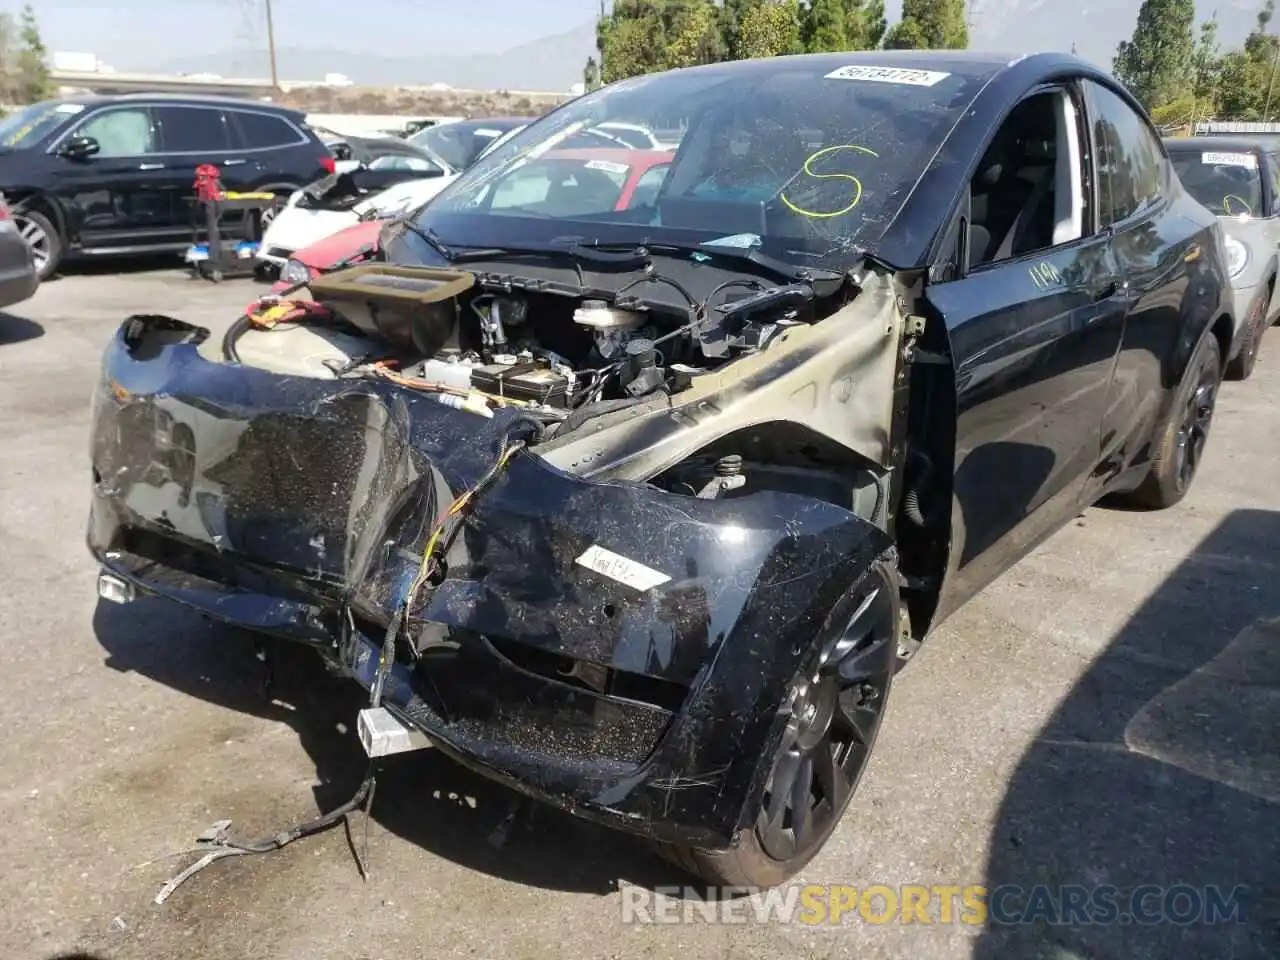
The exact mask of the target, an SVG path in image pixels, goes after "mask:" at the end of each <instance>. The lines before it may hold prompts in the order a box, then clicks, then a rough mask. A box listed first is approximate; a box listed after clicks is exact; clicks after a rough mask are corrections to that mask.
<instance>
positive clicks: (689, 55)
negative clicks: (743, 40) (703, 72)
mask: <svg viewBox="0 0 1280 960" xmlns="http://www.w3.org/2000/svg"><path fill="white" fill-rule="evenodd" d="M664 13H665V16H664V18H663V20H664V22H663V27H664V33H665V35H666V38H667V44H666V55H665V57H664V58H663V60H662V67H661V69H664V70H672V69H675V68H677V67H696V66H698V65H699V64H702V63H716V62H717V61H720V60H724V59H725V55H726V53H727V52H728V51H727V50H726V49H725V44H724V35H723V34H722V33H721V32H720V11H719V9H718V8H717V7H716V5H715V3H714V2H712V0H666V10H665V11H664Z"/></svg>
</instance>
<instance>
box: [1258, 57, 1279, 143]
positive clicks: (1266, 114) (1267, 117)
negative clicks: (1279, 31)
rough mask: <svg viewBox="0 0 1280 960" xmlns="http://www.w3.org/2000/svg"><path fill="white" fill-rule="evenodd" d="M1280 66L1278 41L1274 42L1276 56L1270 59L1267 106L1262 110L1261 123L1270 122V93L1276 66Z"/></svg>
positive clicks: (1273, 87)
mask: <svg viewBox="0 0 1280 960" xmlns="http://www.w3.org/2000/svg"><path fill="white" fill-rule="evenodd" d="M1277 64H1280V41H1277V42H1276V55H1275V56H1274V57H1272V58H1271V82H1270V83H1268V84H1267V105H1266V106H1265V107H1263V108H1262V122H1263V123H1268V122H1270V120H1271V92H1272V91H1273V90H1275V88H1276V66H1277Z"/></svg>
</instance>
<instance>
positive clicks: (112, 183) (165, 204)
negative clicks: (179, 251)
mask: <svg viewBox="0 0 1280 960" xmlns="http://www.w3.org/2000/svg"><path fill="white" fill-rule="evenodd" d="M71 137H90V138H92V139H93V140H94V141H95V142H96V143H97V144H98V152H97V153H96V154H94V155H93V156H90V157H84V158H80V159H75V158H71V157H64V156H61V155H55V156H54V157H53V165H54V188H53V189H54V193H55V194H56V195H57V196H58V199H59V200H60V201H62V203H63V205H64V207H65V208H66V209H67V211H68V212H69V214H70V221H71V222H70V226H71V229H72V233H73V236H74V237H76V238H77V239H78V241H79V243H80V245H81V246H82V247H83V248H84V250H85V252H86V253H92V252H100V253H105V252H108V251H112V250H127V249H135V248H145V247H148V246H152V245H154V244H155V243H157V242H164V240H165V239H167V238H168V237H170V236H171V235H172V233H173V231H174V228H175V225H176V222H177V221H176V214H175V211H174V209H173V195H172V189H171V188H172V184H171V183H170V181H171V179H172V176H171V173H170V172H169V171H168V170H167V169H166V165H165V163H164V159H163V157H162V156H161V154H160V153H159V150H158V143H157V136H156V127H155V121H154V118H153V117H152V115H151V111H150V109H149V108H147V107H145V106H136V107H134V106H128V107H109V108H106V109H103V110H98V111H95V112H94V113H92V114H89V115H88V116H86V117H85V118H84V120H82V121H81V122H80V123H79V124H78V125H77V126H76V127H75V128H74V129H73V130H71V131H69V132H68V133H67V134H66V136H65V137H64V138H63V142H65V141H66V140H67V139H70V138H71ZM55 153H56V148H55Z"/></svg>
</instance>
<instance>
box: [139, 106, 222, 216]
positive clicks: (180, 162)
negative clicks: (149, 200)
mask: <svg viewBox="0 0 1280 960" xmlns="http://www.w3.org/2000/svg"><path fill="white" fill-rule="evenodd" d="M152 112H153V114H154V115H155V117H156V126H157V128H158V130H159V133H160V142H161V145H162V147H163V149H164V163H165V170H166V172H167V174H168V176H167V178H166V181H167V183H168V189H169V190H170V192H171V197H172V203H173V209H174V214H175V216H174V219H175V224H176V226H177V228H178V229H179V230H180V231H181V232H182V235H183V236H186V237H189V236H190V232H191V229H192V226H193V225H195V226H197V227H198V226H199V225H200V224H202V223H203V222H204V220H203V216H202V215H201V214H200V212H199V211H197V210H196V191H195V179H196V167H199V166H201V165H202V164H206V163H211V164H213V165H214V166H216V167H218V168H219V169H220V170H221V171H222V183H223V186H224V187H226V189H228V190H237V189H239V188H240V185H241V182H242V180H241V178H240V176H239V175H238V173H237V171H238V169H239V168H238V167H237V166H236V164H235V163H234V162H231V163H229V162H228V161H233V160H234V158H233V157H231V156H230V153H231V135H230V133H229V132H228V129H227V120H226V116H225V114H224V113H223V111H222V110H221V108H219V107H217V106H211V105H203V104H199V105H197V104H180V103H173V104H163V105H157V106H154V107H152Z"/></svg>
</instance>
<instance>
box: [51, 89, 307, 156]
mask: <svg viewBox="0 0 1280 960" xmlns="http://www.w3.org/2000/svg"><path fill="white" fill-rule="evenodd" d="M157 107H183V108H184V109H188V110H217V111H219V112H222V113H253V114H257V115H258V116H260V117H271V118H272V119H275V120H279V121H280V122H281V123H283V124H285V126H287V127H288V128H289V129H290V130H292V131H293V132H294V133H296V134H297V135H298V139H297V140H294V141H291V142H289V143H281V144H275V145H273V146H270V147H233V146H228V147H227V148H226V150H225V152H227V153H266V152H267V151H269V150H287V149H289V148H290V147H300V146H303V145H305V144H307V143H310V142H311V141H310V138H308V137H307V135H306V134H305V133H303V132H302V131H301V130H300V129H299V128H298V125H297V124H296V123H294V122H293V121H292V120H290V119H289V118H288V117H285V116H284V115H283V114H279V113H274V112H272V111H270V110H255V109H253V108H252V107H248V106H246V107H241V106H239V105H226V106H224V105H221V104H219V105H217V106H214V105H213V104H211V103H183V102H181V101H174V102H169V101H163V100H161V101H154V100H148V101H136V102H129V103H109V104H105V105H104V106H101V107H97V108H94V107H89V108H88V109H87V110H86V111H85V112H84V113H82V114H80V115H79V116H78V117H77V118H76V121H75V122H74V123H72V124H71V125H70V126H69V127H68V128H67V129H66V130H64V131H63V132H62V133H60V134H59V135H58V136H57V138H56V139H55V140H54V141H53V143H52V144H50V145H49V147H48V149H47V150H45V153H46V154H52V153H57V151H58V148H59V147H60V146H62V143H63V141H65V140H67V139H68V138H69V137H70V136H71V135H72V134H73V133H74V132H75V131H76V130H78V129H79V128H80V127H81V126H83V125H84V124H85V123H86V122H87V121H89V120H91V119H93V118H94V117H99V116H102V115H103V114H105V113H110V112H112V111H115V110H138V109H142V110H148V111H150V110H153V109H155V108H157ZM151 122H152V126H153V127H156V126H157V122H156V119H155V117H154V116H153V117H152V121H151ZM218 152H220V151H217V150H212V151H210V150H156V151H153V152H152V153H137V154H119V155H117V156H113V157H106V158H104V159H108V160H129V159H132V158H134V157H154V156H165V157H203V156H208V155H209V154H210V153H218Z"/></svg>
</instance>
